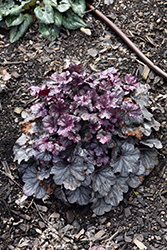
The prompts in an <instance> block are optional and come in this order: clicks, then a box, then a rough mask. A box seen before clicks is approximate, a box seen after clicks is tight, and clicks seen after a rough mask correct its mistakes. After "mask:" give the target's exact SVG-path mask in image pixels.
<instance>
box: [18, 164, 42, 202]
mask: <svg viewBox="0 0 167 250" xmlns="http://www.w3.org/2000/svg"><path fill="white" fill-rule="evenodd" d="M36 174H37V169H36V167H35V166H32V167H29V168H27V169H26V171H25V173H24V175H23V181H24V182H25V184H24V187H23V192H24V193H25V194H26V195H28V196H31V195H33V194H35V196H36V198H38V199H41V198H42V197H44V196H45V194H46V191H45V189H44V188H43V187H42V186H41V185H40V180H38V179H37V178H36Z"/></svg>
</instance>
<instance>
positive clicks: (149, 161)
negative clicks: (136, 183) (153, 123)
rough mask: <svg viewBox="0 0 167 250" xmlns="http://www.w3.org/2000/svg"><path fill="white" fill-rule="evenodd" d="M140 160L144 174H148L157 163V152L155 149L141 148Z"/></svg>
mask: <svg viewBox="0 0 167 250" xmlns="http://www.w3.org/2000/svg"><path fill="white" fill-rule="evenodd" d="M140 152H141V157H140V161H141V163H140V164H142V165H143V166H144V167H145V173H144V175H148V174H149V173H150V172H151V170H152V169H153V168H154V167H155V166H156V165H157V164H158V153H157V151H156V150H155V149H149V150H141V151H140Z"/></svg>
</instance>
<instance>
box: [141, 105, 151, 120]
mask: <svg viewBox="0 0 167 250" xmlns="http://www.w3.org/2000/svg"><path fill="white" fill-rule="evenodd" d="M141 113H142V115H143V118H145V119H146V120H148V121H151V120H152V118H153V114H151V113H150V112H149V111H148V110H147V109H146V108H145V107H144V106H143V107H141Z"/></svg>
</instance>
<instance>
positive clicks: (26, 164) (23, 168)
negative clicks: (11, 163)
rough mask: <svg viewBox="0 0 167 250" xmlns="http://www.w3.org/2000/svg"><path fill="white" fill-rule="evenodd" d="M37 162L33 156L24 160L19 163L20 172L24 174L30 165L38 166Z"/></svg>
mask: <svg viewBox="0 0 167 250" xmlns="http://www.w3.org/2000/svg"><path fill="white" fill-rule="evenodd" d="M36 165H37V162H36V160H35V159H33V158H31V159H30V160H28V161H27V162H25V161H22V162H21V163H20V165H19V172H20V173H21V174H22V175H23V174H24V173H25V171H26V169H27V168H28V167H32V166H33V167H36Z"/></svg>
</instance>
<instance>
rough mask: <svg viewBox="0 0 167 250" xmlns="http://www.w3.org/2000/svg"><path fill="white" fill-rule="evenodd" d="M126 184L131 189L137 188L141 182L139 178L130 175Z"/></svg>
mask: <svg viewBox="0 0 167 250" xmlns="http://www.w3.org/2000/svg"><path fill="white" fill-rule="evenodd" d="M127 183H128V185H129V186H130V187H131V188H137V187H138V186H139V185H140V184H141V181H140V178H139V176H137V175H134V174H130V175H129V179H128V180H127Z"/></svg>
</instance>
